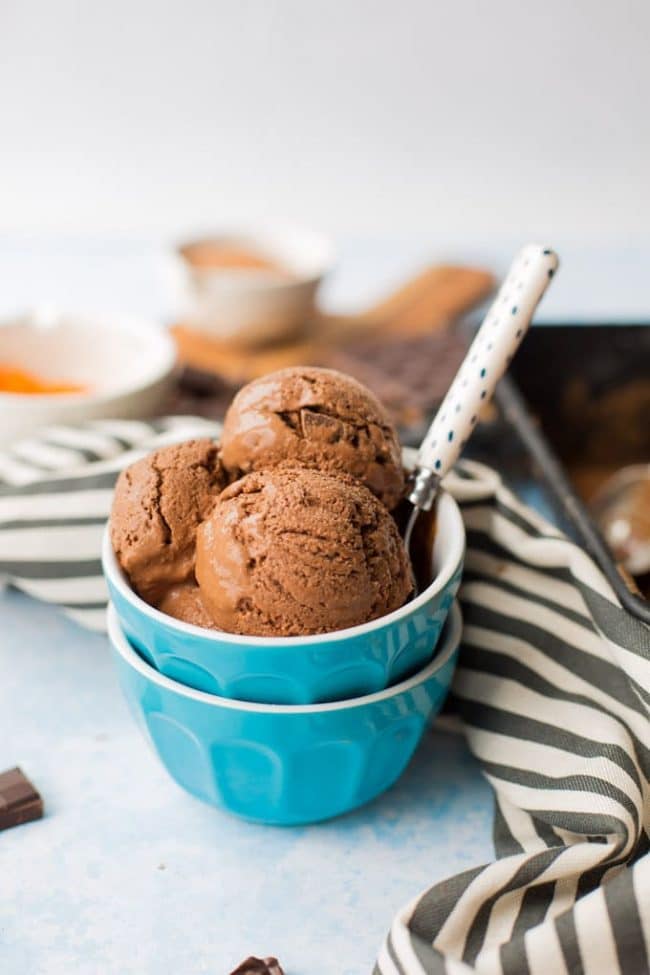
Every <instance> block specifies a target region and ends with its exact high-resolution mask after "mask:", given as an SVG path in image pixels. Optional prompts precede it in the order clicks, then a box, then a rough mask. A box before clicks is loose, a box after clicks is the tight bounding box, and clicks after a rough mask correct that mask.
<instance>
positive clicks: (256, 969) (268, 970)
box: [230, 955, 284, 975]
mask: <svg viewBox="0 0 650 975" xmlns="http://www.w3.org/2000/svg"><path fill="white" fill-rule="evenodd" d="M230 975H284V972H283V971H282V969H281V968H280V963H279V961H278V959H277V958H253V956H252V955H251V957H250V958H247V959H246V961H243V962H242V963H241V965H239V966H238V967H237V968H236V969H235V970H234V972H231V973H230Z"/></svg>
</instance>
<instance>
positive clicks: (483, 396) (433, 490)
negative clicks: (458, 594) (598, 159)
mask: <svg viewBox="0 0 650 975" xmlns="http://www.w3.org/2000/svg"><path fill="white" fill-rule="evenodd" d="M558 264H559V260H558V257H557V254H556V253H555V252H554V251H552V250H551V249H550V248H548V247H542V246H540V245H539V244H528V245H527V246H526V247H524V248H523V249H522V250H521V251H520V252H519V254H518V255H517V257H516V258H515V260H514V261H513V263H512V265H511V267H510V270H509V271H508V274H507V276H506V279H505V281H504V282H503V284H502V285H501V288H500V289H499V293H498V294H497V296H496V298H495V299H494V302H493V303H492V305H491V306H490V309H489V311H488V313H487V315H486V316H485V319H484V321H483V324H482V325H481V327H480V328H479V330H478V332H477V333H476V337H475V338H474V341H473V342H472V344H471V346H470V347H469V350H468V352H467V355H466V356H465V358H464V359H463V362H462V365H461V367H460V369H459V370H458V372H457V373H456V377H455V378H454V381H453V382H452V384H451V386H450V387H449V391H448V393H447V395H446V396H445V398H444V400H443V401H442V404H441V406H440V408H439V410H438V412H437V413H436V415H435V417H434V419H433V421H432V423H431V426H430V427H429V429H428V431H427V433H426V435H425V437H424V440H423V441H422V444H421V446H420V449H419V452H418V457H417V462H416V466H415V471H414V473H413V481H412V487H411V491H410V493H409V495H408V499H409V501H410V502H411V504H412V505H413V510H412V511H411V514H410V516H409V520H408V523H407V526H406V531H405V532H404V544H405V545H406V550H407V552H408V553H409V555H411V538H412V535H413V528H414V525H415V522H416V521H417V518H418V515H419V514H420V512H421V511H429V510H430V509H431V508H432V506H433V502H434V500H435V497H436V494H437V492H438V488H439V486H440V481H441V479H442V478H443V477H444V476H445V474H447V473H448V472H449V471H450V470H451V468H452V467H453V466H454V464H455V463H456V461H457V460H458V457H459V455H460V452H461V451H462V449H463V447H464V446H465V444H466V443H467V441H468V439H469V438H470V436H471V435H472V433H473V431H474V428H475V426H476V422H477V420H478V416H479V413H480V411H481V409H482V407H483V406H484V405H485V404H486V403H487V402H488V401H489V400H490V399H491V397H492V395H493V393H494V390H495V389H496V385H497V383H498V382H499V380H500V379H501V377H502V376H503V374H504V373H505V371H506V369H507V368H508V366H509V365H510V362H511V361H512V358H513V356H514V354H515V352H516V351H517V349H518V348H519V344H520V342H521V340H522V339H523V337H524V335H525V333H526V331H527V329H528V326H529V325H530V322H531V320H532V317H533V314H534V312H535V309H536V307H537V305H538V303H539V301H540V299H541V297H542V295H543V294H544V292H545V291H546V289H547V287H548V285H549V282H550V280H551V278H552V277H553V275H554V274H555V271H556V270H557V267H558Z"/></svg>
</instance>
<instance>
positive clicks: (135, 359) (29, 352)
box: [0, 315, 175, 402]
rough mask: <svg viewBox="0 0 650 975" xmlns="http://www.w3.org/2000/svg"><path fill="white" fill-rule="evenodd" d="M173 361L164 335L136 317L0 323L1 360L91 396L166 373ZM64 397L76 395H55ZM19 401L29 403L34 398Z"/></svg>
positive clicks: (141, 383)
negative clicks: (76, 386)
mask: <svg viewBox="0 0 650 975" xmlns="http://www.w3.org/2000/svg"><path fill="white" fill-rule="evenodd" d="M174 361H175V350H174V346H173V343H172V341H171V339H170V338H169V336H168V335H167V334H166V333H165V332H164V331H163V330H162V329H158V328H156V327H155V326H153V325H149V324H145V323H142V322H139V321H135V320H130V319H115V320H111V321H107V320H104V319H101V318H100V319H94V318H93V319H91V318H89V317H84V316H76V315H75V316H72V315H70V316H67V315H66V316H57V317H56V318H54V319H50V320H46V321H42V322H39V320H38V319H37V318H33V319H32V318H28V317H24V318H21V319H14V320H9V321H5V322H3V323H0V362H2V363H6V364H7V365H11V366H17V367H19V368H21V369H25V370H27V371H29V372H33V373H35V374H36V375H38V376H39V377H42V378H44V379H46V380H50V381H60V382H71V383H76V384H79V385H82V386H86V387H88V395H90V396H94V395H97V396H103V395H107V394H112V393H115V392H121V391H123V390H130V389H136V388H139V387H142V386H146V385H148V384H149V383H152V382H155V381H156V380H157V379H158V378H159V377H161V376H163V375H165V374H166V373H168V372H169V371H170V370H171V368H172V367H173V364H174ZM2 395H4V396H8V395H12V394H2ZM19 395H20V394H14V398H16V399H17V398H18V397H19ZM46 395H47V394H46ZM67 395H70V396H77V397H78V395H79V394H56V397H57V400H59V399H60V398H61V397H62V396H67ZM20 399H21V400H23V401H26V400H27V399H29V401H30V402H31V401H33V399H34V397H33V396H31V395H30V396H29V397H24V396H20Z"/></svg>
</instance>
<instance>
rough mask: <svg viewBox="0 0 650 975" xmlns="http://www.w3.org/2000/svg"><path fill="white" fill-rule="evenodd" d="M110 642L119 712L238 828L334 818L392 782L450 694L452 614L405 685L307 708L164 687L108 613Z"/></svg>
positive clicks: (456, 618) (455, 624) (455, 640)
mask: <svg viewBox="0 0 650 975" xmlns="http://www.w3.org/2000/svg"><path fill="white" fill-rule="evenodd" d="M108 632H109V636H110V639H111V643H112V646H113V651H114V655H115V662H116V664H117V670H118V675H119V680H120V683H121V685H122V689H123V691H124V694H125V695H126V699H127V701H128V704H129V707H130V709H131V711H132V713H133V715H134V716H135V718H136V720H137V722H138V724H139V725H140V728H141V729H142V731H143V732H144V734H145V736H146V737H147V738H148V740H149V741H150V743H151V745H152V746H153V749H154V751H155V752H156V753H157V754H158V757H159V758H160V760H161V762H162V763H163V765H164V766H165V768H166V769H167V771H168V772H169V774H170V775H171V777H172V778H173V779H175V781H176V782H177V783H178V784H179V785H180V786H182V787H183V788H184V789H186V790H187V791H188V792H190V793H191V794H192V795H194V796H196V797H197V798H199V799H203V800H204V801H205V802H208V803H211V804H212V805H214V806H219V807H222V808H224V809H227V810H228V811H229V812H231V813H234V814H236V815H237V816H242V817H243V818H245V819H249V820H253V821H255V822H260V823H269V824H273V825H278V826H280V825H284V826H288V825H295V824H299V823H311V822H317V821H319V820H323V819H329V818H331V817H332V816H339V815H341V814H342V813H345V812H348V811H350V810H351V809H355V808H356V807H357V806H361V805H363V803H366V802H369V801H370V800H371V799H374V798H375V796H378V795H379V794H380V793H381V792H383V791H384V790H385V789H388V788H389V786H391V785H392V784H393V783H394V782H395V781H396V779H397V778H399V776H400V775H401V774H402V772H403V771H404V769H405V768H406V766H407V765H408V763H409V761H410V759H411V756H412V755H413V752H414V751H415V749H416V747H417V744H418V742H419V741H420V738H421V737H422V733H423V732H424V729H425V727H426V725H427V722H428V721H429V719H430V718H431V717H432V715H434V714H437V712H438V711H439V710H440V708H441V707H442V703H443V701H444V699H445V696H446V694H447V691H448V690H449V685H450V684H451V679H452V676H453V672H454V667H455V664H456V657H457V655H458V645H459V642H460V634H461V616H460V610H459V609H458V605H457V604H456V605H455V606H454V608H453V610H452V612H451V614H450V617H449V620H448V621H447V624H446V626H445V630H444V633H443V637H442V640H441V646H440V649H439V651H438V653H437V654H436V656H435V658H434V659H433V660H431V661H430V662H429V663H428V664H427V665H426V667H424V669H423V670H420V671H419V672H418V673H417V674H415V676H413V677H410V678H409V679H408V680H406V681H403V682H402V683H401V684H397V685H396V686H395V687H390V688H388V689H387V690H384V691H380V692H379V693H377V694H370V695H368V696H367V697H358V698H354V699H353V700H349V701H338V702H333V703H331V704H311V705H277V704H251V703H249V702H246V701H233V700H232V699H230V698H222V697H216V696H214V695H212V694H205V693H204V692H203V691H197V690H194V689H192V688H191V687H187V686H185V685H184V684H180V683H178V682H176V681H173V680H170V679H169V678H168V677H165V676H164V675H163V674H160V673H159V672H158V671H157V670H155V669H154V668H153V667H151V666H150V665H149V664H148V663H147V662H146V661H145V660H143V658H142V657H141V656H140V655H139V654H138V653H137V652H136V651H135V650H134V649H133V647H132V646H131V645H130V643H129V641H128V640H127V638H126V636H125V634H124V630H123V629H122V627H121V626H120V622H119V620H118V617H117V612H116V610H115V608H114V607H112V606H111V607H110V609H109V614H108Z"/></svg>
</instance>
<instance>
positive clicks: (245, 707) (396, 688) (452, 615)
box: [107, 599, 463, 715]
mask: <svg viewBox="0 0 650 975" xmlns="http://www.w3.org/2000/svg"><path fill="white" fill-rule="evenodd" d="M107 622H108V636H109V639H110V642H111V644H112V646H113V648H114V650H115V652H116V653H118V654H119V655H120V657H121V658H122V660H124V662H125V663H126V664H127V665H128V666H129V667H130V668H131V669H132V670H137V671H138V673H139V674H140V675H141V676H142V677H144V678H145V679H146V680H147V681H149V682H150V683H154V684H158V685H159V686H160V687H163V688H165V690H168V691H171V692H172V693H174V694H178V695H179V696H181V697H187V698H191V699H192V700H194V701H200V702H201V703H202V704H209V705H211V706H212V707H220V708H228V709H230V710H232V711H249V712H254V713H255V712H259V713H262V714H276V715H285V714H324V713H327V712H329V711H348V710H351V709H352V708H359V707H364V706H365V705H367V704H376V703H378V702H379V701H385V700H388V699H389V698H392V697H398V696H399V695H400V694H404V693H407V692H408V691H412V690H414V689H415V688H416V687H419V686H420V684H424V683H425V682H426V681H428V680H429V679H430V678H431V677H433V676H434V674H436V673H437V672H438V671H439V670H441V669H442V668H443V667H444V666H445V664H446V663H448V662H449V660H450V659H451V657H452V655H453V654H454V653H455V651H456V650H457V649H458V646H459V644H460V640H461V634H462V628H463V618H462V615H461V611H460V606H459V605H458V600H457V599H454V602H453V604H452V606H451V608H450V610H449V615H448V616H447V619H446V620H445V624H444V626H443V629H442V633H441V635H440V640H439V642H438V644H437V647H436V651H435V653H434V655H433V657H432V658H431V660H430V661H429V663H428V664H427V665H426V666H425V667H423V668H422V669H421V670H419V671H417V673H415V674H413V675H412V676H411V677H408V678H407V679H406V680H403V681H401V682H400V683H399V684H393V685H392V686H391V687H386V688H384V690H383V691H375V692H374V693H373V694H366V695H364V696H363V697H351V698H347V699H346V700H343V701H326V702H324V703H321V704H258V703H255V702H253V701H238V700H236V699H235V698H229V697H219V696H218V695H217V694H208V693H207V692H206V691H199V690H196V689H195V688H193V687H188V686H187V685H186V684H181V683H180V682H179V681H175V680H172V679H171V678H170V677H166V676H165V675H164V674H161V673H160V671H158V670H156V669H155V668H154V667H152V666H151V665H150V664H148V663H147V662H146V661H145V660H144V659H143V658H142V657H141V656H140V654H139V653H137V651H136V650H134V649H133V647H132V646H131V644H130V643H129V641H128V639H127V637H126V635H125V633H124V630H123V629H122V625H121V623H120V620H119V617H118V615H117V610H116V609H115V606H114V605H113V603H112V602H111V603H109V605H108V611H107Z"/></svg>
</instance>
